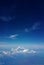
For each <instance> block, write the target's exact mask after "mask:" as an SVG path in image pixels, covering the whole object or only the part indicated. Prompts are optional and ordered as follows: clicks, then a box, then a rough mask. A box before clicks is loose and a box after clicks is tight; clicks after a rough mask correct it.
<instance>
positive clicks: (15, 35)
mask: <svg viewBox="0 0 44 65" xmlns="http://www.w3.org/2000/svg"><path fill="white" fill-rule="evenodd" d="M17 37H18V34H14V35H10V36H9V38H11V39H16V38H17Z"/></svg>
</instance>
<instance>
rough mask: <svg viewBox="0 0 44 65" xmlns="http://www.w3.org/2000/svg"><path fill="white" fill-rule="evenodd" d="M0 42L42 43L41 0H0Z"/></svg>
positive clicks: (43, 4)
mask: <svg viewBox="0 0 44 65" xmlns="http://www.w3.org/2000/svg"><path fill="white" fill-rule="evenodd" d="M0 44H2V45H4V44H24V45H25V44H27V45H28V44H32V45H33V44H35V45H36V44H41V45H42V44H44V3H43V1H42V2H41V1H40V0H37V1H35V0H34V1H31V0H30V1H25V0H24V1H15V0H4V1H0Z"/></svg>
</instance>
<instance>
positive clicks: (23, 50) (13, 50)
mask: <svg viewBox="0 0 44 65" xmlns="http://www.w3.org/2000/svg"><path fill="white" fill-rule="evenodd" d="M0 53H2V54H3V55H15V54H35V53H36V51H35V50H29V49H27V48H21V47H20V46H18V47H17V48H11V50H9V51H5V50H3V51H2V52H0Z"/></svg>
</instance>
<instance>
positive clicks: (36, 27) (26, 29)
mask: <svg viewBox="0 0 44 65" xmlns="http://www.w3.org/2000/svg"><path fill="white" fill-rule="evenodd" d="M39 26H40V23H38V22H36V23H34V24H33V25H32V26H31V27H30V28H25V32H30V31H34V30H38V29H39Z"/></svg>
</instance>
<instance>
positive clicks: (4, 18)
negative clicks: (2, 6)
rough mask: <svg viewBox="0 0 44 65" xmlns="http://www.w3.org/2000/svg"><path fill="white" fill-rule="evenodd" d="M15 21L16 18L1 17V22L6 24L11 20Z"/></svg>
mask: <svg viewBox="0 0 44 65" xmlns="http://www.w3.org/2000/svg"><path fill="white" fill-rule="evenodd" d="M13 19H15V16H13V17H11V16H8V17H6V16H0V20H2V21H4V22H9V21H11V20H13Z"/></svg>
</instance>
